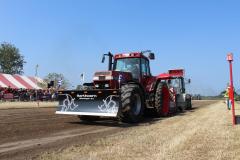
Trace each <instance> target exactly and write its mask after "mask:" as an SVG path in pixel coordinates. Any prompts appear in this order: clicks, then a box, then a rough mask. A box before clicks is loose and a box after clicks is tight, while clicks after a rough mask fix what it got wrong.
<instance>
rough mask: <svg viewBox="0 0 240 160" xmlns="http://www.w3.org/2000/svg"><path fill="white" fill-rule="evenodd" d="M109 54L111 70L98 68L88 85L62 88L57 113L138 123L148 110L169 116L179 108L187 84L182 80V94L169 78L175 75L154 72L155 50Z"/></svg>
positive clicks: (83, 117) (88, 118)
mask: <svg viewBox="0 0 240 160" xmlns="http://www.w3.org/2000/svg"><path fill="white" fill-rule="evenodd" d="M146 54H148V56H146ZM106 56H108V58H109V65H108V71H100V72H96V73H95V74H94V78H93V82H92V83H88V84H87V85H88V87H86V88H85V89H83V90H65V91H59V95H58V99H59V107H58V109H57V111H56V113H57V114H69V115H78V116H79V117H80V118H81V119H82V120H93V119H95V118H96V117H102V116H107V117H116V118H118V119H120V120H121V121H123V122H128V123H135V122H139V120H141V118H142V117H143V115H144V113H145V111H146V110H152V111H153V112H154V114H155V115H156V116H167V115H168V114H169V113H170V110H171V107H172V108H175V109H176V108H177V105H176V104H177V101H178V98H177V97H178V95H183V93H185V88H184V86H183V84H182V86H181V88H183V89H182V90H181V94H180V93H179V94H177V92H176V93H174V92H171V91H170V90H169V85H168V83H167V82H169V80H171V79H172V77H168V78H167V77H164V75H163V74H162V75H158V76H152V74H151V71H150V64H149V60H153V59H155V55H154V53H151V52H150V51H144V52H133V53H127V54H116V55H112V54H111V53H110V52H109V53H108V54H104V55H103V59H102V62H104V61H105V57H106ZM182 77H183V76H182ZM180 79H181V78H180ZM179 87H180V86H179ZM181 97H182V96H181ZM185 97H186V96H185ZM185 97H184V98H185ZM185 100H186V98H185V99H183V101H185ZM171 104H172V105H171ZM183 109H184V108H183Z"/></svg>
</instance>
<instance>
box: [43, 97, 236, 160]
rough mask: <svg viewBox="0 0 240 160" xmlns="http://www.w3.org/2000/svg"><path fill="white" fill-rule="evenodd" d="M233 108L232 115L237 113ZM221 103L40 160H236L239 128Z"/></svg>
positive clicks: (130, 129)
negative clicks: (233, 112)
mask: <svg viewBox="0 0 240 160" xmlns="http://www.w3.org/2000/svg"><path fill="white" fill-rule="evenodd" d="M239 109H240V107H239V105H237V106H236V113H237V114H240V112H239ZM231 122H232V121H231V111H227V110H226V106H225V104H224V103H223V102H222V101H219V102H217V103H215V104H211V105H209V106H204V107H199V108H196V109H193V110H192V111H189V112H185V113H182V114H178V115H176V116H173V117H168V118H163V119H160V120H157V121H151V122H150V123H143V124H142V125H140V126H137V127H133V128H129V129H126V131H124V132H120V133H116V134H114V135H111V136H109V137H105V138H102V139H100V140H98V141H95V142H93V143H87V144H81V145H75V146H72V147H69V148H67V149H64V150H59V151H56V152H49V153H48V152H46V153H44V154H43V155H42V156H41V157H40V159H43V160H62V159H65V160H68V159H71V160H78V159H80V160H81V159H82V160H86V159H89V160H123V159H124V160H125V159H127V160H128V159H129V160H130V159H136V160H139V159H140V160H141V159H142V160H148V159H149V160H155V159H171V160H180V159H181V160H185V159H186V160H188V159H202V160H205V159H212V160H216V159H226V160H229V159H236V160H238V159H240V126H238V125H237V126H235V127H233V126H232V124H231Z"/></svg>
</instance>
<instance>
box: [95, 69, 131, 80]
mask: <svg viewBox="0 0 240 160" xmlns="http://www.w3.org/2000/svg"><path fill="white" fill-rule="evenodd" d="M112 80H116V81H123V82H126V81H130V80H132V74H131V73H130V72H121V71H100V72H96V73H95V74H94V77H93V81H94V82H96V81H112Z"/></svg>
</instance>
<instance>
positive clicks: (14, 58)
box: [0, 42, 26, 74]
mask: <svg viewBox="0 0 240 160" xmlns="http://www.w3.org/2000/svg"><path fill="white" fill-rule="evenodd" d="M25 63H26V62H25V61H24V56H22V55H21V54H20V53H19V49H18V48H16V47H15V46H14V45H12V44H10V43H6V42H4V43H2V44H1V46H0V72H2V73H6V74H23V66H24V64H25Z"/></svg>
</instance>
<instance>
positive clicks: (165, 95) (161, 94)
mask: <svg viewBox="0 0 240 160" xmlns="http://www.w3.org/2000/svg"><path fill="white" fill-rule="evenodd" d="M169 107H170V93H169V89H168V86H167V84H166V83H163V82H159V83H158V85H157V89H156V93H155V108H154V110H155V114H156V116H157V117H161V116H168V114H169Z"/></svg>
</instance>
